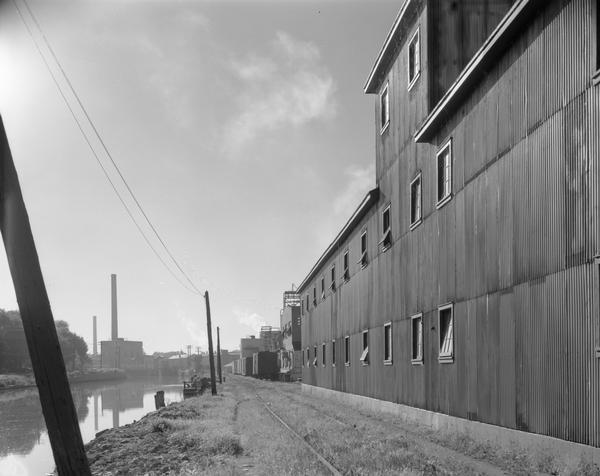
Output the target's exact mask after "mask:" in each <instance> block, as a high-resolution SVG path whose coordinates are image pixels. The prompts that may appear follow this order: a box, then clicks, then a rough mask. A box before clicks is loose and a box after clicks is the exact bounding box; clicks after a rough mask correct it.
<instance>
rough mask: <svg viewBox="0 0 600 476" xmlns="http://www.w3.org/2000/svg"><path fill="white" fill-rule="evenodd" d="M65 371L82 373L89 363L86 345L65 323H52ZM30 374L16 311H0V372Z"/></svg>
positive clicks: (27, 353)
mask: <svg viewBox="0 0 600 476" xmlns="http://www.w3.org/2000/svg"><path fill="white" fill-rule="evenodd" d="M54 324H55V325H56V332H57V334H58V340H59V343H60V348H61V350H62V354H63V358H64V360H65V366H66V367H67V370H81V369H82V368H83V367H85V366H86V365H88V364H89V363H90V358H89V356H88V355H87V352H88V346H87V344H86V343H85V341H84V340H83V338H82V337H81V336H78V335H77V334H75V333H74V332H71V331H70V330H69V324H68V323H67V322H65V321H55V323H54ZM28 372H31V360H30V358H29V350H28V348H27V341H26V340H25V332H24V331H23V322H22V321H21V315H20V314H19V311H5V310H4V309H0V373H28Z"/></svg>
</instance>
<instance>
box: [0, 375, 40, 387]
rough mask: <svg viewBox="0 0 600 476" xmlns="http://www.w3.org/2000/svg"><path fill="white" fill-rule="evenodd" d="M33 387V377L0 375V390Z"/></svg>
mask: <svg viewBox="0 0 600 476" xmlns="http://www.w3.org/2000/svg"><path fill="white" fill-rule="evenodd" d="M32 385H35V379H34V378H33V375H19V374H0V389H4V388H18V387H29V386H32Z"/></svg>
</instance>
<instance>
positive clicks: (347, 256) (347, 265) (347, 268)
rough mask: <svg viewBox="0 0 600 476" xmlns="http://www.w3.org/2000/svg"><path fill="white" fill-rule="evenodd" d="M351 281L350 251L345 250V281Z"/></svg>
mask: <svg viewBox="0 0 600 476" xmlns="http://www.w3.org/2000/svg"><path fill="white" fill-rule="evenodd" d="M346 281H350V251H349V250H346V251H345V252H344V282H346Z"/></svg>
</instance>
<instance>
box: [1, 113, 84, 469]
mask: <svg viewBox="0 0 600 476" xmlns="http://www.w3.org/2000/svg"><path fill="white" fill-rule="evenodd" d="M0 231H1V232H2V239H3V240H4V248H5V250H6V256H7V258H8V266H9V269H10V274H11V276H12V281H13V284H14V287H15V294H16V296H17V302H18V304H19V311H20V313H21V320H22V321H23V330H24V331H25V338H26V339H27V347H28V349H29V356H30V357H31V366H32V367H33V373H34V375H35V382H36V384H37V388H38V392H39V396H40V402H41V405H42V413H43V414H44V420H45V421H46V428H47V429H48V436H49V438H50V446H51V447H52V454H53V456H54V462H55V464H56V470H57V471H58V474H59V475H61V476H63V475H82V476H87V475H89V474H90V468H89V466H88V461H87V457H86V455H85V450H84V449H83V442H82V440H81V432H80V430H79V423H78V422H77V413H76V412H75V406H74V405H73V397H72V395H71V389H70V388H69V381H68V380H67V372H66V370H65V362H64V359H63V355H62V353H61V351H60V345H59V342H58V335H57V333H56V327H55V325H54V317H53V315H52V309H51V308H50V301H49V300H48V293H47V291H46V286H45V284H44V278H43V276H42V270H41V267H40V262H39V259H38V254H37V250H36V248H35V242H34V241H33V234H32V233H31V226H30V224H29V217H28V216H27V209H26V207H25V203H24V202H23V195H22V193H21V187H20V185H19V179H18V176H17V171H16V169H15V165H14V163H13V160H12V155H11V153H10V148H9V145H8V139H7V138H6V132H5V130H4V125H3V123H2V120H1V119H0Z"/></svg>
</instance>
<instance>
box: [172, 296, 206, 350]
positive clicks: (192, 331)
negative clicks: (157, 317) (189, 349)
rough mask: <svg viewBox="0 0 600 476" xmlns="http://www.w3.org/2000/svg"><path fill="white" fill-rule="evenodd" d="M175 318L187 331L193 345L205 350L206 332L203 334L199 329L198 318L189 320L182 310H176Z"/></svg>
mask: <svg viewBox="0 0 600 476" xmlns="http://www.w3.org/2000/svg"><path fill="white" fill-rule="evenodd" d="M178 307H179V306H178ZM177 317H178V318H179V321H180V322H181V324H182V325H183V327H184V328H185V330H186V331H187V333H188V335H189V337H190V339H192V342H193V345H194V346H199V347H201V348H203V349H207V348H208V339H207V338H206V332H203V331H202V330H201V329H200V324H199V322H198V318H197V317H196V318H195V319H191V318H190V317H188V316H187V315H186V313H185V312H184V311H183V310H182V309H178V310H177Z"/></svg>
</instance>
